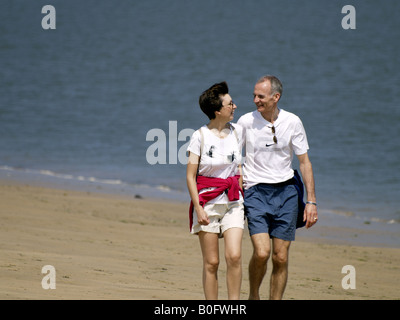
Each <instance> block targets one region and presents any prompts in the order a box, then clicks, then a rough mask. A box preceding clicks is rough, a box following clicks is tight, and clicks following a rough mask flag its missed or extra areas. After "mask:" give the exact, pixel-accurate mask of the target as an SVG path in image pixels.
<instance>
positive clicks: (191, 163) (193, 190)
mask: <svg viewBox="0 0 400 320" xmlns="http://www.w3.org/2000/svg"><path fill="white" fill-rule="evenodd" d="M199 160H200V157H199V156H198V155H196V154H194V153H191V152H189V160H188V164H187V167H186V183H187V187H188V190H189V195H190V198H191V199H192V202H193V207H194V209H195V210H196V213H197V221H198V222H199V224H202V225H208V224H209V223H210V220H209V219H208V215H207V213H205V211H204V209H203V207H202V206H201V205H200V202H199V192H198V191H197V182H196V177H197V169H198V167H199Z"/></svg>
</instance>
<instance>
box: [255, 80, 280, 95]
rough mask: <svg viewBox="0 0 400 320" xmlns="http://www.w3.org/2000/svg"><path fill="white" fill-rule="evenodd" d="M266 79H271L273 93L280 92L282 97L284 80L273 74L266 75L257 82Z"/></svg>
mask: <svg viewBox="0 0 400 320" xmlns="http://www.w3.org/2000/svg"><path fill="white" fill-rule="evenodd" d="M265 81H269V83H270V84H271V95H273V94H275V93H279V94H280V95H281V97H282V93H283V86H282V82H281V81H280V80H279V79H278V78H277V77H275V76H271V75H266V76H263V77H261V78H260V79H259V80H258V81H257V83H262V82H265Z"/></svg>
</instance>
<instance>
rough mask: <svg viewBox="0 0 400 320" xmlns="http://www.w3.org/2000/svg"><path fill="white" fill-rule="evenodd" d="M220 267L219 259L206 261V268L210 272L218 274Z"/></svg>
mask: <svg viewBox="0 0 400 320" xmlns="http://www.w3.org/2000/svg"><path fill="white" fill-rule="evenodd" d="M218 267H219V259H218V257H214V258H208V259H204V268H205V269H206V270H207V271H208V272H217V271H218Z"/></svg>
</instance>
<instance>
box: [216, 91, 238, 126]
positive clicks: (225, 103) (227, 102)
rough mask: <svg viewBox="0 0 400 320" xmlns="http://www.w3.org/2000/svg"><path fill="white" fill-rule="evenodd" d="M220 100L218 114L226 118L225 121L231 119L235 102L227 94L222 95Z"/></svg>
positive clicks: (235, 107)
mask: <svg viewBox="0 0 400 320" xmlns="http://www.w3.org/2000/svg"><path fill="white" fill-rule="evenodd" d="M221 100H222V108H221V110H219V114H220V116H221V117H224V118H226V119H227V121H232V120H233V118H234V113H235V110H236V109H237V106H236V104H235V103H234V102H233V101H232V98H231V96H230V95H229V94H226V95H224V96H222V97H221Z"/></svg>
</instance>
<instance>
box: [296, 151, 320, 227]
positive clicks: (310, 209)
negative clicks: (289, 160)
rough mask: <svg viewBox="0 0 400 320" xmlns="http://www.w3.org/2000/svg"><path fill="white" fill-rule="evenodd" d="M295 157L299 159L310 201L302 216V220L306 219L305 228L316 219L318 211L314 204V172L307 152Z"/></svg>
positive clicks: (310, 225) (315, 200)
mask: <svg viewBox="0 0 400 320" xmlns="http://www.w3.org/2000/svg"><path fill="white" fill-rule="evenodd" d="M297 158H298V159H299V163H300V172H301V176H302V178H303V183H304V186H305V188H306V192H307V202H312V203H306V207H305V209H304V218H303V221H306V228H310V227H312V226H313V225H314V224H315V223H316V222H317V220H318V212H317V205H316V203H317V197H316V195H315V181H314V174H313V170H312V165H311V161H310V159H309V157H308V154H307V153H304V154H302V155H298V156H297Z"/></svg>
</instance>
